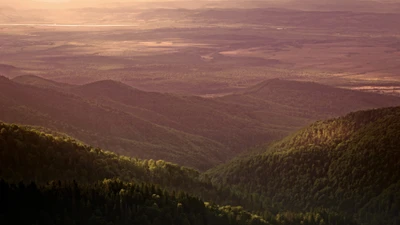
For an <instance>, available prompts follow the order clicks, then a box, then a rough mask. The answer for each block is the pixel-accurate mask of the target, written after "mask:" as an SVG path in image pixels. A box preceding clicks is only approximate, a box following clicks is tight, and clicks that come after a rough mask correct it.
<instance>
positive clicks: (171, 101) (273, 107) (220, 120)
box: [0, 76, 400, 169]
mask: <svg viewBox="0 0 400 225" xmlns="http://www.w3.org/2000/svg"><path fill="white" fill-rule="evenodd" d="M0 85H3V86H4V88H3V91H2V92H1V95H2V96H3V97H2V98H0V103H1V105H3V106H4V107H3V108H2V109H1V110H2V112H1V114H0V119H1V120H3V121H5V122H13V123H22V124H30V125H38V126H44V127H49V128H51V129H54V130H57V131H59V132H64V133H67V134H69V135H71V136H73V137H76V138H79V139H80V140H83V141H85V142H86V143H89V144H91V145H94V146H99V147H101V148H104V149H110V150H113V151H115V152H118V153H122V154H124V155H128V156H134V157H140V158H147V159H156V160H157V159H164V160H167V161H172V162H175V163H179V164H182V165H186V166H192V167H196V168H198V169H208V168H210V167H212V166H215V165H218V164H219V163H221V162H224V161H226V160H229V159H231V158H233V157H234V156H236V155H238V154H241V153H243V151H244V150H245V149H248V148H251V147H253V146H256V145H259V144H264V143H269V142H271V141H274V140H278V139H280V138H283V137H284V136H285V135H287V134H289V133H290V132H293V131H295V130H297V129H299V128H301V127H303V126H305V125H308V124H310V123H311V122H313V121H315V120H317V119H326V118H329V117H332V116H340V115H344V114H345V113H349V112H351V111H355V110H362V109H371V108H378V107H387V106H395V105H400V98H396V97H391V96H384V95H377V94H369V93H363V92H356V91H349V90H344V89H339V88H333V87H329V86H325V85H320V84H316V83H308V82H298V81H287V80H278V79H276V80H269V81H265V82H263V83H260V84H259V85H257V86H254V87H250V88H248V89H246V90H243V91H242V92H240V93H236V94H233V95H229V96H224V97H220V98H213V99H210V98H201V97H197V96H181V95H175V94H169V93H154V92H145V91H141V90H138V89H136V88H133V87H131V86H128V85H125V84H123V83H120V82H116V81H111V80H105V81H98V82H94V83H90V84H86V85H79V86H70V85H64V84H62V83H56V82H53V81H50V80H45V79H43V78H40V77H34V76H23V77H17V78H14V79H13V80H7V79H5V78H3V79H2V81H1V84H0ZM18 96H19V97H18ZM47 96H51V97H47ZM299 96H304V97H299ZM341 102H342V103H341ZM60 103H63V104H60Z"/></svg>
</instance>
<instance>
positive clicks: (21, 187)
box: [0, 123, 354, 225]
mask: <svg viewBox="0 0 400 225" xmlns="http://www.w3.org/2000/svg"><path fill="white" fill-rule="evenodd" d="M0 155H1V157H0V199H2V201H0V215H1V217H0V221H1V222H2V224H3V223H4V224H12V223H17V224H31V223H32V221H33V222H36V223H40V224H52V223H55V222H54V221H57V217H58V216H59V215H62V218H60V217H58V219H62V220H63V221H64V222H63V223H64V224H77V223H79V224H80V223H85V224H86V223H87V221H89V223H90V224H102V223H104V221H106V223H107V224H108V223H110V224H121V223H123V224H125V223H127V221H129V222H132V223H133V222H136V223H139V224H159V223H158V222H159V220H157V218H159V219H162V220H163V223H162V224H276V225H285V224H286V225H289V224H299V223H300V222H301V221H302V224H305V225H312V224H320V223H321V222H323V221H327V220H329V221H332V222H334V223H335V224H343V225H344V224H349V225H351V224H354V223H353V222H352V221H351V220H350V219H348V218H346V217H345V216H343V215H340V214H337V213H335V212H332V211H328V210H323V209H322V210H315V211H313V212H307V213H304V214H303V213H293V212H279V214H278V215H274V214H271V213H270V212H268V211H265V212H263V213H262V215H263V217H264V218H262V217H260V216H257V215H255V214H251V213H249V212H247V211H245V210H244V209H243V207H241V206H235V207H233V206H218V205H215V204H214V203H207V202H204V200H202V199H206V200H211V201H213V202H217V203H223V202H225V203H228V204H232V203H233V204H235V205H237V204H238V203H240V202H242V203H252V204H255V205H259V202H257V199H253V198H248V197H246V196H241V195H240V193H237V194H236V193H233V192H231V191H230V188H229V187H227V188H225V189H220V188H216V187H215V186H213V185H212V184H211V183H209V182H205V181H201V180H200V173H199V172H197V171H195V170H192V169H188V168H185V167H181V166H178V165H175V164H171V163H167V162H164V161H154V160H139V159H133V158H129V157H125V156H118V155H116V154H114V153H111V152H106V151H103V150H101V149H98V148H93V147H91V146H87V145H84V144H82V143H81V142H79V141H76V140H74V139H72V138H70V137H68V136H67V135H63V134H59V133H56V132H52V134H50V133H46V132H43V129H42V128H39V127H27V126H18V125H12V124H4V123H0ZM1 179H2V180H1ZM104 179H105V180H104ZM61 180H63V181H61ZM19 181H23V182H20V183H19V184H17V185H16V184H15V183H14V182H19ZM124 181H125V182H124ZM182 191H185V192H186V193H185V192H182ZM188 193H189V194H188ZM238 194H239V195H238ZM199 197H201V198H199ZM176 207H178V208H176ZM21 208H22V209H30V210H27V214H25V216H24V217H18V216H16V215H17V213H19V212H20V209H21ZM171 210H172V211H171ZM169 214H170V215H169ZM187 214H189V215H190V216H188V215H187ZM177 215H179V216H177ZM205 215H206V216H205ZM215 215H218V217H215ZM176 217H177V218H176ZM185 217H188V218H187V219H188V220H189V223H187V222H186V223H183V222H177V221H176V220H179V219H183V220H186V219H185ZM171 218H172V220H173V221H175V222H172V221H171ZM204 219H205V220H204ZM44 220H45V221H44ZM139 221H140V222H139ZM155 221H158V222H157V223H156V222H155ZM194 221H197V222H194ZM202 221H203V222H202ZM214 221H216V222H214ZM235 221H236V222H235Z"/></svg>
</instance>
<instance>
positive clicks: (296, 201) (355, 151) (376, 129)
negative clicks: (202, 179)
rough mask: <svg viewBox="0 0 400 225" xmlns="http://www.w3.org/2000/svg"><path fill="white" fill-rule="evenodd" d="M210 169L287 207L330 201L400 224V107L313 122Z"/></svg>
mask: <svg viewBox="0 0 400 225" xmlns="http://www.w3.org/2000/svg"><path fill="white" fill-rule="evenodd" d="M207 174H208V176H210V177H211V179H212V180H213V182H214V184H219V185H228V186H229V185H231V186H234V187H235V188H237V189H238V190H241V191H243V192H258V193H261V194H262V195H263V196H265V197H266V198H268V199H270V201H271V203H272V204H277V205H280V206H281V207H282V208H284V209H287V210H295V211H303V210H310V209H313V208H319V207H323V208H330V209H332V210H338V211H340V212H343V213H346V214H347V215H354V218H356V219H357V220H358V221H359V222H361V223H363V224H376V225H378V224H393V225H395V224H399V221H400V214H399V209H400V198H399V196H400V189H399V185H400V183H399V182H400V107H396V108H384V109H377V110H370V111H360V112H355V113H351V114H349V115H347V116H345V117H341V118H338V119H331V120H327V121H322V122H317V123H314V124H313V125H311V126H309V127H307V128H305V129H303V130H300V131H299V132H297V133H295V134H294V135H291V136H289V137H287V138H285V139H283V140H282V141H280V142H277V143H275V144H272V145H271V146H269V147H267V148H265V150H264V152H263V153H260V154H256V155H252V156H247V157H244V158H237V159H235V160H233V161H231V162H230V163H228V164H226V165H221V166H219V167H217V168H214V169H212V170H210V171H209V172H208V173H207Z"/></svg>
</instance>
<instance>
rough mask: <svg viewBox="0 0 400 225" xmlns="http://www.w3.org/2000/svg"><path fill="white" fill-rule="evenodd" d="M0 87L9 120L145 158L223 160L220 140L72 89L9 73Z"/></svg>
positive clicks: (0, 112)
mask: <svg viewBox="0 0 400 225" xmlns="http://www.w3.org/2000/svg"><path fill="white" fill-rule="evenodd" d="M0 89H1V92H0V104H1V106H2V107H1V109H0V118H1V120H3V121H6V122H18V123H25V124H31V125H39V126H45V127H49V128H52V129H55V130H57V131H61V132H65V133H68V134H70V135H72V136H74V137H79V138H80V139H82V140H83V141H85V142H88V143H91V144H93V145H97V146H101V147H104V148H106V149H113V150H114V151H116V152H124V153H125V154H127V155H131V156H138V157H142V158H154V159H168V160H169V161H174V162H182V163H183V164H185V165H191V166H196V167H199V168H204V167H205V166H206V167H207V166H209V165H213V164H214V165H215V164H216V163H219V162H221V161H222V157H221V155H220V154H221V151H222V149H223V146H222V145H221V144H218V143H216V142H214V141H211V140H207V139H206V138H203V137H200V136H195V135H190V134H187V133H183V132H180V131H176V130H173V129H171V128H167V127H163V126H160V125H157V124H153V123H151V122H149V121H146V120H144V119H141V118H138V117H136V116H134V115H132V114H129V113H126V112H123V111H120V110H117V109H114V108H110V107H107V106H102V105H99V104H95V103H93V102H90V101H88V100H85V99H83V98H81V97H78V96H76V95H73V94H66V93H62V92H57V91H53V90H51V89H42V88H36V87H32V86H27V85H21V84H18V83H15V82H12V81H10V80H8V79H6V78H1V81H0ZM206 152H208V153H206Z"/></svg>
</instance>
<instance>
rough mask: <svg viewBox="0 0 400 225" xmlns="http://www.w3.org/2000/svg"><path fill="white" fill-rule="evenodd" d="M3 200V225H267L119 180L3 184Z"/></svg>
mask: <svg viewBox="0 0 400 225" xmlns="http://www.w3.org/2000/svg"><path fill="white" fill-rule="evenodd" d="M0 199H1V200H2V201H0V222H1V223H2V224H7V225H8V224H21V225H25V224H49V225H50V224H66V225H72V224H90V225H99V224H107V225H111V224H121V225H122V224H141V225H169V224H171V225H172V224H175V225H190V224H196V225H202V224H208V225H214V224H215V225H220V224H226V225H230V224H232V225H233V224H234V225H247V224H251V225H262V224H267V222H266V221H264V220H263V219H261V218H260V217H258V216H255V215H252V214H250V213H248V212H246V211H244V210H242V209H240V208H234V207H218V206H217V205H212V204H209V203H204V202H203V201H201V200H200V199H198V198H196V197H192V196H189V195H187V194H184V193H179V194H175V193H169V192H167V191H166V190H163V189H161V188H159V187H156V186H154V185H146V184H141V185H137V184H132V183H123V182H120V181H117V180H105V181H103V182H97V183H95V184H91V185H79V184H78V183H76V182H66V183H62V182H60V181H59V182H51V183H49V184H47V185H40V186H37V185H36V184H35V183H31V184H29V185H27V186H25V185H24V184H22V183H20V184H18V185H10V184H8V183H6V182H4V181H0ZM20 212H24V215H23V216H21V215H20V214H19V213H20Z"/></svg>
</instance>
